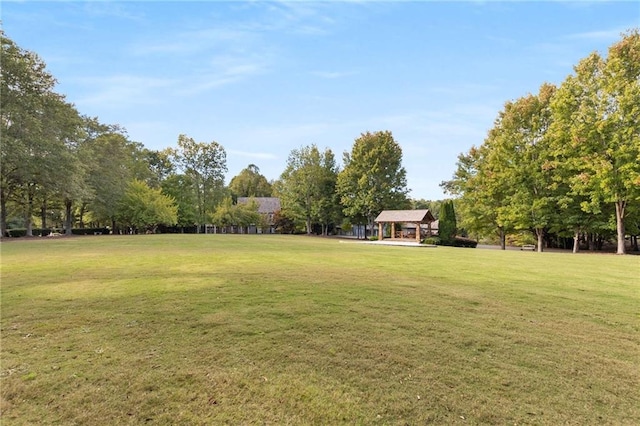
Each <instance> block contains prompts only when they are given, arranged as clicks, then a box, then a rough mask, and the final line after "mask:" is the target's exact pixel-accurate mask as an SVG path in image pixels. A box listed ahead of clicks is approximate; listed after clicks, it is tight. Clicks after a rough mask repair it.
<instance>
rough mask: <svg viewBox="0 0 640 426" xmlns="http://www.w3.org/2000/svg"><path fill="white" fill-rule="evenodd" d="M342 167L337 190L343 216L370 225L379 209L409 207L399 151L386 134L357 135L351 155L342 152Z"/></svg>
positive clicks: (384, 132) (399, 148) (398, 146)
mask: <svg viewBox="0 0 640 426" xmlns="http://www.w3.org/2000/svg"><path fill="white" fill-rule="evenodd" d="M343 164H344V169H343V170H342V171H341V172H340V173H339V175H338V180H337V190H338V193H339V195H340V202H341V204H342V206H343V212H344V214H345V215H346V216H347V217H350V218H352V219H354V220H357V219H360V218H364V219H366V221H367V223H369V224H370V225H371V226H373V220H374V219H375V217H376V216H377V215H378V214H379V213H380V212H381V211H382V210H385V209H402V208H406V207H408V206H409V205H410V203H409V200H408V198H407V193H408V189H407V179H406V174H407V173H406V171H405V169H404V167H402V148H401V147H400V145H399V144H398V143H397V142H396V141H395V140H394V138H393V135H392V134H391V132H390V131H378V132H374V133H371V132H366V133H363V134H361V135H360V137H359V138H357V139H356V140H355V142H354V144H353V147H352V149H351V152H350V153H348V152H345V153H344V156H343Z"/></svg>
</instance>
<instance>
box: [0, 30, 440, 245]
mask: <svg viewBox="0 0 640 426" xmlns="http://www.w3.org/2000/svg"><path fill="white" fill-rule="evenodd" d="M1 35H2V57H1V64H2V69H1V70H2V76H1V77H2V80H1V87H0V90H1V96H0V101H1V105H0V114H1V116H0V123H1V126H2V128H1V132H2V151H1V155H2V156H1V163H2V168H1V172H0V200H1V202H0V210H1V212H0V222H1V223H0V225H1V228H2V236H7V235H14V236H19V235H26V236H32V235H42V234H46V233H48V232H51V230H52V229H55V230H57V231H62V232H64V233H66V234H72V233H74V232H75V233H85V232H84V231H79V230H78V229H87V231H86V232H89V233H94V232H95V233H101V232H104V230H105V229H107V228H108V229H109V230H110V231H111V232H114V233H133V232H136V233H137V232H156V231H157V230H158V229H162V230H164V231H167V230H172V231H178V232H202V231H203V230H204V229H205V228H204V225H205V224H214V225H217V226H222V227H224V226H230V225H234V226H239V227H245V226H248V225H249V224H253V225H260V223H259V222H260V221H261V220H262V217H261V216H260V215H258V214H257V207H258V206H257V204H256V203H248V204H246V205H237V204H236V199H237V197H269V196H276V197H279V198H280V199H281V204H282V210H281V211H280V212H279V213H278V215H277V217H276V222H277V223H276V225H277V226H278V227H279V228H280V230H281V231H284V232H307V233H311V232H316V233H323V234H327V233H328V232H330V231H331V230H334V229H336V228H337V227H339V226H345V227H349V226H351V223H354V224H360V223H361V224H364V223H371V222H372V221H373V219H374V218H375V216H376V215H377V214H378V212H379V211H381V210H382V209H385V208H405V207H409V206H410V205H411V201H410V200H409V199H408V198H407V193H408V189H407V188H406V172H405V170H404V168H403V167H402V150H401V148H400V146H399V145H398V143H397V142H396V141H395V140H394V139H393V136H392V135H391V133H390V132H388V131H382V132H375V133H369V132H367V133H363V134H362V135H361V136H360V137H359V138H358V139H357V140H356V141H355V143H354V147H353V151H352V152H351V153H345V154H344V158H343V164H344V167H343V168H342V170H341V169H339V167H338V165H337V163H336V160H335V155H334V154H333V152H332V151H331V150H330V149H325V150H324V151H320V150H319V149H318V148H317V147H316V146H315V145H310V146H305V147H301V148H299V149H294V150H293V151H292V152H291V154H290V156H289V158H288V161H287V167H286V170H285V171H284V172H283V173H282V176H281V177H280V179H278V180H277V181H275V182H274V181H272V182H269V181H267V179H266V178H265V177H264V176H263V175H262V174H260V170H259V168H258V167H257V166H255V165H253V164H251V165H249V166H248V167H247V168H246V169H244V170H242V171H241V172H240V173H239V174H238V175H237V176H235V177H233V178H232V179H231V181H230V183H229V185H225V174H226V173H227V164H226V152H225V149H224V147H223V146H222V145H220V144H219V143H217V142H215V141H212V142H197V141H195V140H193V139H192V138H190V137H188V136H187V135H180V136H178V140H177V144H176V146H175V147H172V148H167V149H164V150H150V149H147V148H145V147H144V146H143V145H142V144H141V143H138V142H133V141H131V140H130V139H129V137H128V135H127V133H126V131H125V130H124V129H123V128H121V127H120V126H118V125H107V124H103V123H101V122H100V121H99V120H98V118H95V117H86V116H83V115H82V114H80V113H79V112H78V111H77V110H76V109H75V107H74V105H72V104H71V103H69V102H67V101H66V100H65V97H64V96H63V95H60V94H58V93H56V92H55V91H54V86H55V84H56V80H55V78H54V77H53V76H52V75H51V74H49V73H48V72H47V70H46V66H45V64H44V62H43V61H42V60H41V59H40V58H39V57H38V55H37V54H35V53H33V52H29V51H25V50H23V49H21V48H20V47H19V46H17V45H16V44H15V43H14V42H13V41H12V40H11V39H9V38H8V37H6V36H5V34H4V33H2V34H1ZM420 203H422V204H425V203H427V204H428V202H426V201H420ZM17 228H20V229H19V230H17ZM74 229H75V231H74ZM10 230H13V231H11V232H9V231H10Z"/></svg>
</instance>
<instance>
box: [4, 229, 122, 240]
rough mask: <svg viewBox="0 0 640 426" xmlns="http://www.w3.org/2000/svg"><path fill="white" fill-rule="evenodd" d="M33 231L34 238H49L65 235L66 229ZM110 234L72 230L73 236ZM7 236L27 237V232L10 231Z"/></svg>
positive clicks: (103, 230) (105, 230) (101, 230)
mask: <svg viewBox="0 0 640 426" xmlns="http://www.w3.org/2000/svg"><path fill="white" fill-rule="evenodd" d="M32 231H33V236H34V237H47V236H49V235H51V234H52V233H59V234H64V229H49V228H45V229H42V228H33V230H32ZM109 232H110V231H109V228H78V229H72V230H71V233H72V234H73V235H108V234H109ZM7 234H8V235H7V236H9V237H12V238H17V237H26V236H27V230H26V229H24V228H16V229H9V230H7Z"/></svg>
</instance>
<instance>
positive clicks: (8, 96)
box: [0, 31, 81, 236]
mask: <svg viewBox="0 0 640 426" xmlns="http://www.w3.org/2000/svg"><path fill="white" fill-rule="evenodd" d="M0 41H1V44H2V50H1V52H0V64H2V66H1V68H0V134H2V149H1V150H0V163H1V164H2V167H1V168H0V228H1V230H2V235H3V236H4V235H5V233H6V230H7V202H8V201H10V200H13V201H14V202H16V203H17V204H19V205H20V206H21V207H22V210H23V214H24V218H25V224H26V228H27V235H32V217H33V215H34V209H35V206H36V204H39V205H44V204H46V202H47V200H49V199H51V198H52V197H55V196H57V194H56V191H59V190H64V191H65V192H67V193H68V194H70V193H72V192H75V191H73V186H75V185H74V184H75V182H77V181H78V180H79V179H78V178H77V174H79V173H81V168H80V165H79V163H78V160H77V157H76V156H75V152H73V151H72V149H71V141H73V140H75V138H76V136H77V132H78V128H79V125H80V122H81V121H80V117H79V114H78V112H77V111H76V110H75V108H74V107H73V105H71V104H69V103H67V102H66V101H65V98H64V96H62V95H59V94H57V93H56V92H54V86H55V84H56V80H55V78H54V77H53V76H52V75H51V74H50V73H49V72H48V71H47V70H46V65H45V63H44V62H43V61H42V60H41V59H40V58H39V57H38V55H36V54H35V53H33V52H29V51H26V50H24V49H21V48H20V47H19V46H17V45H16V44H15V43H14V42H13V41H12V40H11V39H9V38H8V37H6V36H5V34H4V32H2V31H0Z"/></svg>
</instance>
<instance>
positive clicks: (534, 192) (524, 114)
mask: <svg viewBox="0 0 640 426" xmlns="http://www.w3.org/2000/svg"><path fill="white" fill-rule="evenodd" d="M555 91H556V88H555V86H553V85H550V84H543V85H542V86H541V87H540V92H539V94H538V95H527V96H524V97H522V98H519V99H517V100H516V101H514V102H508V103H507V104H506V106H505V109H504V112H503V114H502V116H501V120H500V127H499V130H500V131H499V137H498V138H496V139H495V140H494V142H496V144H495V145H494V149H495V150H496V151H497V152H498V153H499V155H497V156H496V157H495V158H496V159H497V160H498V161H499V164H498V165H497V166H498V167H499V168H500V169H501V178H502V179H504V181H505V182H506V183H507V185H508V188H509V192H508V194H509V198H508V200H507V201H508V202H507V203H506V204H505V206H504V214H505V215H507V217H508V219H509V222H510V223H512V224H513V226H514V227H515V228H516V229H517V230H525V231H528V230H533V231H534V233H535V234H536V237H537V241H538V242H537V247H538V251H539V252H541V251H542V250H543V246H544V245H543V241H544V240H543V238H544V236H545V232H546V230H547V229H548V228H549V227H550V226H551V225H552V224H553V220H554V218H555V216H556V214H557V205H556V201H557V199H556V194H555V193H554V191H553V185H552V183H553V167H552V164H553V156H552V152H551V150H550V148H549V144H550V137H549V134H548V129H549V127H550V125H551V122H552V118H551V108H550V102H551V99H552V98H553V96H554V94H555Z"/></svg>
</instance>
